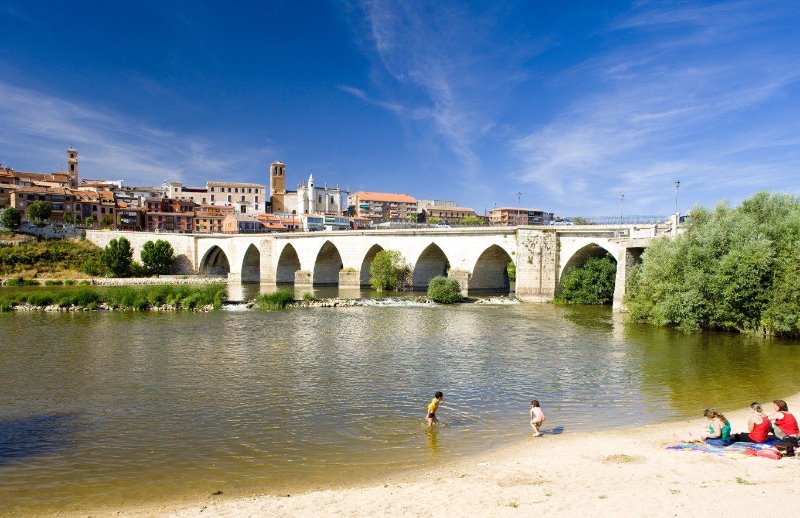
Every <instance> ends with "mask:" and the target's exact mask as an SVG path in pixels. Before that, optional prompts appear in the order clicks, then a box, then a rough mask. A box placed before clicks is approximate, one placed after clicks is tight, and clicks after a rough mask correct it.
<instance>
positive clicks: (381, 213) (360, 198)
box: [347, 191, 417, 222]
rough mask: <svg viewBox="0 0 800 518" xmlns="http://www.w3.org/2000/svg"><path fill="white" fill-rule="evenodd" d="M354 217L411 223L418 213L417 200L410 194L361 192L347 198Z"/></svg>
mask: <svg viewBox="0 0 800 518" xmlns="http://www.w3.org/2000/svg"><path fill="white" fill-rule="evenodd" d="M347 205H348V211H349V212H351V215H352V216H355V217H356V218H361V219H368V220H370V221H372V222H380V221H409V220H410V219H411V217H412V215H414V216H415V217H416V212H417V200H416V199H415V198H414V197H413V196H409V195H408V194H392V193H385V192H367V191H359V192H356V193H353V194H351V195H350V196H348V197H347Z"/></svg>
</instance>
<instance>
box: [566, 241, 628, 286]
mask: <svg viewBox="0 0 800 518" xmlns="http://www.w3.org/2000/svg"><path fill="white" fill-rule="evenodd" d="M606 254H608V255H610V256H611V257H612V258H613V259H614V262H617V257H616V255H615V254H614V250H609V249H608V248H607V247H605V246H603V245H600V244H598V243H595V242H591V243H589V244H587V245H584V246H582V247H581V248H579V249H578V250H576V251H575V252H574V253H573V254H572V256H570V258H569V259H568V260H567V261H566V262H565V263H564V265H563V266H562V267H561V272H560V275H559V279H560V278H561V277H563V276H564V274H565V273H567V271H568V270H571V269H573V268H579V267H581V266H583V265H584V264H586V261H588V260H589V259H591V258H592V257H603V256H604V255H606Z"/></svg>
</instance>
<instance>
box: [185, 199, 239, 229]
mask: <svg viewBox="0 0 800 518" xmlns="http://www.w3.org/2000/svg"><path fill="white" fill-rule="evenodd" d="M234 212H235V211H234V210H233V207H225V206H218V205H201V206H200V207H197V209H196V210H195V212H194V231H195V232H200V233H203V234H212V233H218V232H222V231H223V230H222V229H223V222H224V221H225V218H226V217H227V216H229V215H231V214H234Z"/></svg>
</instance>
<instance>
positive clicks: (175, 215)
mask: <svg viewBox="0 0 800 518" xmlns="http://www.w3.org/2000/svg"><path fill="white" fill-rule="evenodd" d="M194 210H195V203H194V202H193V201H191V200H173V199H169V198H162V199H160V200H148V201H147V214H146V219H145V230H147V231H148V232H181V233H191V232H193V231H194V216H195V214H194Z"/></svg>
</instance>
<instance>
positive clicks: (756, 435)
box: [731, 402, 772, 442]
mask: <svg viewBox="0 0 800 518" xmlns="http://www.w3.org/2000/svg"><path fill="white" fill-rule="evenodd" d="M750 409H751V412H750V417H748V418H747V429H748V430H749V433H737V434H735V435H732V436H731V439H733V440H734V441H735V442H766V441H767V436H768V435H769V431H770V430H771V429H772V423H770V421H769V418H767V416H766V415H765V414H764V412H763V411H762V410H761V405H760V404H758V403H755V402H754V403H752V404H751V405H750Z"/></svg>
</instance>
